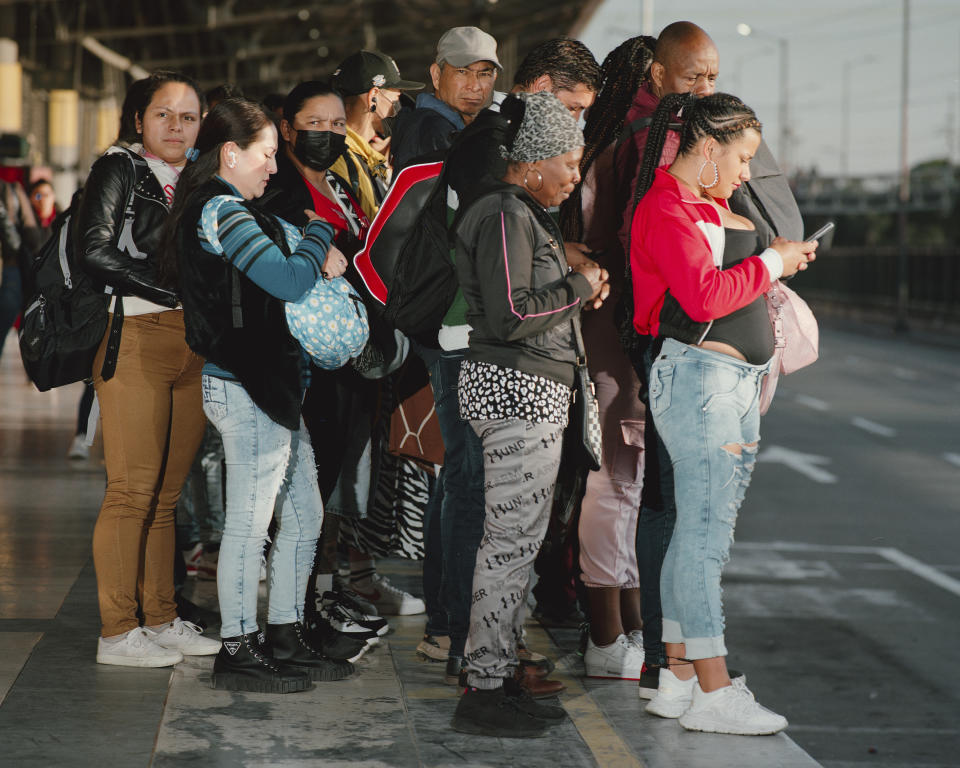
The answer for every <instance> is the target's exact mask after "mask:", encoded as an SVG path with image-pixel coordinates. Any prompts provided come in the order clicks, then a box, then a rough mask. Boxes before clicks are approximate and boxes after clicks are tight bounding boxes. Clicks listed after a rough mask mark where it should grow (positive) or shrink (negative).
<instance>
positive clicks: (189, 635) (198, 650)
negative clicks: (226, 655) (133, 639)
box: [143, 616, 220, 656]
mask: <svg viewBox="0 0 960 768" xmlns="http://www.w3.org/2000/svg"><path fill="white" fill-rule="evenodd" d="M143 629H144V630H145V631H146V632H147V634H148V635H149V636H150V639H151V640H153V642H155V643H156V644H157V645H159V646H162V647H163V648H169V649H171V650H176V651H179V652H180V653H182V654H183V655H184V656H212V655H213V654H215V653H217V652H218V651H219V650H220V641H219V640H214V639H213V638H212V637H204V636H203V635H202V634H201V633H202V632H203V630H202V629H200V627H198V626H197V625H196V624H194V623H192V622H189V621H184V620H183V619H181V618H180V617H179V616H177V618H175V619H174V620H173V621H171V622H170V623H169V624H167V625H166V626H165V627H164V628H163V629H162V630H160V631H159V632H158V631H156V630H153V629H150V627H144V628H143Z"/></svg>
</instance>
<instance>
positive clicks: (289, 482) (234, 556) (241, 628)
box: [202, 374, 323, 637]
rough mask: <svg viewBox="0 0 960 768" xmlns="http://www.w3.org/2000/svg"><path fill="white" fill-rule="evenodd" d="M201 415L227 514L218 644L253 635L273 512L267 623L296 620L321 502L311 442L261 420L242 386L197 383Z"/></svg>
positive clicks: (212, 379)
mask: <svg viewBox="0 0 960 768" xmlns="http://www.w3.org/2000/svg"><path fill="white" fill-rule="evenodd" d="M202 387H203V412H204V413H205V414H206V415H207V418H208V419H210V422H211V423H212V424H213V426H214V427H216V429H217V431H218V432H219V433H220V436H221V437H222V438H223V453H224V459H225V461H226V465H227V509H226V519H225V523H224V528H223V540H222V542H221V544H220V560H219V562H218V564H217V594H218V596H219V598H220V615H221V619H222V626H221V629H220V634H221V636H222V637H235V636H237V635H245V634H249V633H251V632H256V631H257V629H258V625H257V588H258V585H259V581H260V556H261V553H262V552H263V545H264V543H265V542H266V539H267V527H268V526H269V525H270V519H271V518H272V517H273V514H274V507H276V510H277V514H278V515H279V518H278V527H277V533H276V537H275V539H274V542H273V546H272V547H271V548H270V557H269V560H268V562H267V573H268V577H267V579H268V581H267V590H268V601H267V622H268V623H270V624H291V623H293V622H295V621H302V620H303V602H304V597H305V595H306V591H307V578H308V577H309V576H310V569H311V568H312V567H313V556H314V553H315V552H316V549H317V538H318V537H319V535H320V524H321V522H322V520H323V502H322V501H321V499H320V488H319V486H318V485H317V466H316V464H315V462H314V459H313V447H312V446H311V445H310V435H309V434H308V433H307V430H306V428H305V427H304V426H303V421H302V420H301V422H300V429H299V430H298V431H297V432H292V431H290V430H289V429H287V428H286V427H282V426H280V425H279V424H277V423H276V422H275V421H273V420H272V419H271V418H270V417H269V416H267V414H265V413H264V412H263V411H262V410H260V408H258V407H257V405H256V404H255V403H254V402H253V400H251V399H250V395H248V394H247V391H246V390H245V389H244V388H243V386H242V385H241V384H239V383H238V382H236V381H227V380H225V379H221V378H218V377H216V376H208V375H206V374H205V375H204V376H203V378H202Z"/></svg>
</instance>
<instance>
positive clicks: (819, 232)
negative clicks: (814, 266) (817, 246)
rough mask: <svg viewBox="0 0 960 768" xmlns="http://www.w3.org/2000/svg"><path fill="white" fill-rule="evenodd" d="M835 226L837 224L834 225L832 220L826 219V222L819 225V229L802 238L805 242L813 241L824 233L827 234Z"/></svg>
mask: <svg viewBox="0 0 960 768" xmlns="http://www.w3.org/2000/svg"><path fill="white" fill-rule="evenodd" d="M836 226H837V225H836V224H835V223H834V222H832V221H828V222H827V223H826V224H824V225H823V226H822V227H820V229H818V230H817V231H816V232H814V233H813V234H812V235H810V236H809V237H805V238H803V240H804V242H806V243H810V242H813V241H814V240H819V239H820V238H822V237H823V236H824V235H826V234H828V233H829V232H832V231H833V229H834V227H836Z"/></svg>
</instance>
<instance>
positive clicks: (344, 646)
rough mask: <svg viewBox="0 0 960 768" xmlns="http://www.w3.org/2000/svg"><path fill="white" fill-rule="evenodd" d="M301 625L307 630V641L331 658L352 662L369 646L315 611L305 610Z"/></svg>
mask: <svg viewBox="0 0 960 768" xmlns="http://www.w3.org/2000/svg"><path fill="white" fill-rule="evenodd" d="M303 626H304V628H305V629H306V630H307V642H308V643H310V645H312V646H313V647H314V648H316V649H317V650H319V651H320V652H321V653H322V654H323V655H324V656H329V657H330V658H331V659H336V660H337V661H349V662H350V663H354V662H356V661H359V660H360V657H361V656H363V654H364V653H366V651H367V648H369V645H368V644H367V641H366V640H365V639H362V638H359V637H353V636H351V635H349V634H347V633H346V632H341V631H339V630H338V629H337V628H336V627H334V626H333V624H331V623H330V622H329V621H328V620H327V619H326V618H324V617H323V616H322V615H320V614H319V613H318V612H317V611H309V610H308V611H306V615H305V616H304V621H303Z"/></svg>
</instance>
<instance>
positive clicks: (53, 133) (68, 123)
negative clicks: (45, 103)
mask: <svg viewBox="0 0 960 768" xmlns="http://www.w3.org/2000/svg"><path fill="white" fill-rule="evenodd" d="M47 114H48V126H47V136H48V137H49V139H48V141H49V145H50V162H51V163H53V164H54V165H56V166H59V167H61V168H71V167H73V166H75V165H76V164H77V161H78V160H79V159H80V156H79V143H80V96H79V94H78V93H77V92H76V91H61V90H56V91H50V106H49V111H48V113H47Z"/></svg>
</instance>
